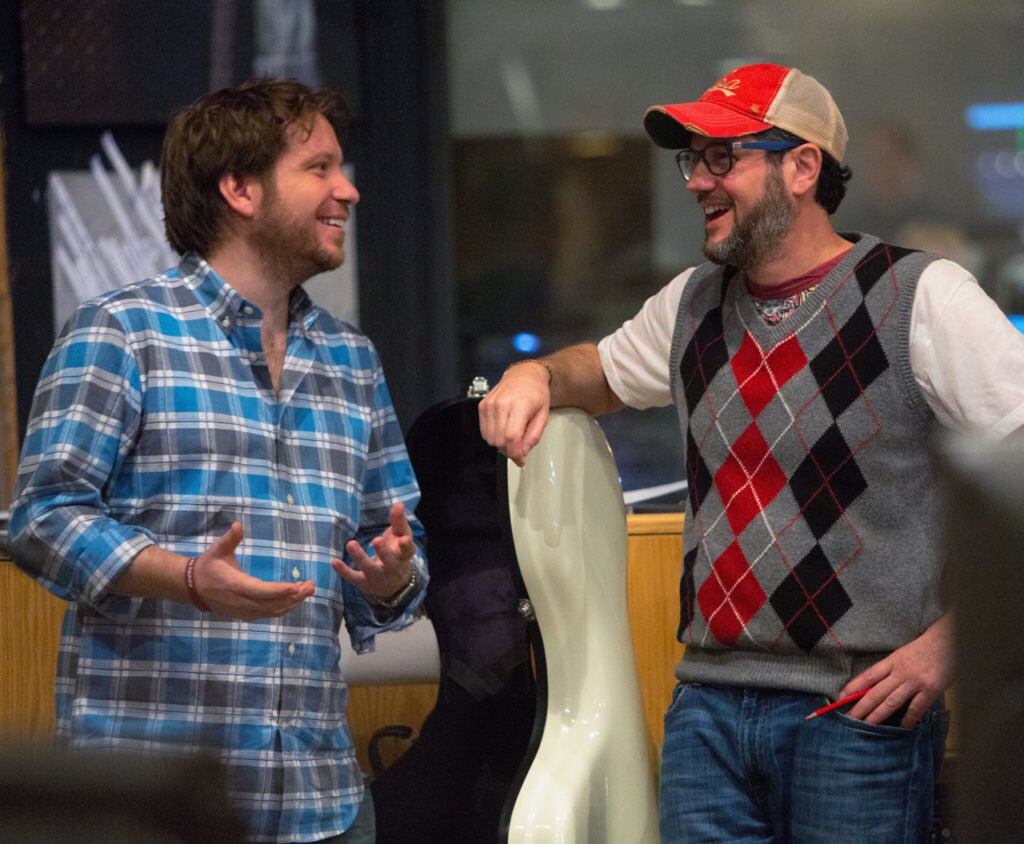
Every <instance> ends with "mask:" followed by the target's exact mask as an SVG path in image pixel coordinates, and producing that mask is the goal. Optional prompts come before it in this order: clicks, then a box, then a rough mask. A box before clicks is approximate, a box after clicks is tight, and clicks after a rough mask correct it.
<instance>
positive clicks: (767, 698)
mask: <svg viewBox="0 0 1024 844" xmlns="http://www.w3.org/2000/svg"><path fill="white" fill-rule="evenodd" d="M825 703H827V701H826V699H825V698H824V697H822V696H821V695H810V694H797V693H792V692H779V691H773V690H767V689H747V688H742V687H730V686H708V685H700V684H694V683H689V684H687V683H683V684H680V685H678V686H676V689H675V691H674V693H673V697H672V705H671V706H670V707H669V710H668V712H667V713H666V714H665V741H664V744H663V746H662V763H661V784H660V795H659V806H660V815H661V840H662V844H673V842H711V841H729V842H748V841H763V842H768V841H792V842H798V844H813V842H829V844H842V842H858V844H860V842H871V841H877V842H884V844H896V843H897V842H908V843H909V842H914V843H915V844H916V842H921V841H927V840H928V836H929V832H930V828H931V823H932V814H933V810H934V790H935V775H936V773H937V771H938V768H939V764H940V763H941V761H942V753H943V749H944V745H945V740H946V732H947V730H948V714H947V713H946V710H945V708H944V707H943V706H942V705H941V702H938V703H937V704H936V705H934V706H933V707H932V708H931V710H929V712H928V713H927V714H926V715H925V716H924V717H923V718H922V719H921V721H920V722H919V723H918V724H917V725H915V726H914V727H913V728H912V729H909V730H906V729H903V728H902V727H900V726H898V722H899V718H900V717H902V713H899V715H898V716H894V717H893V718H891V719H890V720H889V722H887V723H885V724H879V725H872V724H866V723H864V722H863V721H860V720H857V719H854V718H850V717H849V716H848V715H845V714H843V712H845V711H846V709H847V708H848V707H847V708H844V709H842V710H835V711H833V712H830V713H828V714H827V715H822V716H819V717H818V718H814V719H812V720H810V721H807V720H805V719H806V716H807V715H809V714H810V713H811V712H813V711H814V710H815V709H818V708H819V707H820V706H823V705H824V704H825Z"/></svg>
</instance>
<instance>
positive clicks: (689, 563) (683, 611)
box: [676, 548, 697, 642]
mask: <svg viewBox="0 0 1024 844" xmlns="http://www.w3.org/2000/svg"><path fill="white" fill-rule="evenodd" d="M696 562H697V549H696V548H691V549H690V550H689V551H687V552H686V553H685V554H684V555H683V576H682V577H681V578H679V629H678V630H677V631H676V638H677V639H678V640H679V641H680V642H681V641H683V636H684V635H685V634H686V628H687V627H688V626H689V625H690V621H691V620H692V619H693V612H694V606H695V605H696V603H697V590H696V589H695V588H694V585H693V566H694V564H695V563H696Z"/></svg>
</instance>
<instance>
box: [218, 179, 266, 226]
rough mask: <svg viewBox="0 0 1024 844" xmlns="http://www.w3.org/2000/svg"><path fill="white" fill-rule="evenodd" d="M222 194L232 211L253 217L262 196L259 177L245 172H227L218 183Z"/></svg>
mask: <svg viewBox="0 0 1024 844" xmlns="http://www.w3.org/2000/svg"><path fill="white" fill-rule="evenodd" d="M218 186H219V188H220V195H221V196H223V197H224V201H225V202H226V203H227V204H228V207H229V208H231V210H232V211H235V212H237V213H238V214H241V215H242V216H243V217H251V216H252V215H253V213H254V212H255V210H256V206H257V204H258V203H259V200H260V197H261V196H262V190H261V186H260V182H259V180H258V179H256V178H254V177H252V176H249V175H247V174H244V173H225V174H224V175H223V176H221V177H220V182H219V183H218Z"/></svg>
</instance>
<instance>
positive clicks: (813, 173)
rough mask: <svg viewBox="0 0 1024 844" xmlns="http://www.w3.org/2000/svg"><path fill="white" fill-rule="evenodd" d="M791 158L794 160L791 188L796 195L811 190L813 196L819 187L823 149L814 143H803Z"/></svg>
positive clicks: (793, 152)
mask: <svg viewBox="0 0 1024 844" xmlns="http://www.w3.org/2000/svg"><path fill="white" fill-rule="evenodd" d="M789 158H790V160H791V161H792V162H793V180H792V182H791V186H790V187H791V190H792V191H793V193H794V195H796V196H802V195H803V194H805V193H807V192H808V191H810V192H811V195H812V198H813V195H814V192H816V191H817V187H818V176H820V175H821V163H822V152H821V150H820V149H819V148H818V147H816V146H815V145H814V144H803V145H801V146H798V147H797V148H796V149H794V150H793V151H792V153H791V154H790V156H789Z"/></svg>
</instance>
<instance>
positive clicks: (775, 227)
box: [704, 166, 796, 269]
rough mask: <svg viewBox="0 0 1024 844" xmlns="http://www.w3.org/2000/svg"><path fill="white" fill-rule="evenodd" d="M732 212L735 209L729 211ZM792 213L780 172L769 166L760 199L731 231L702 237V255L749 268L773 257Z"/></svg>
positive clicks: (793, 208) (735, 223)
mask: <svg viewBox="0 0 1024 844" xmlns="http://www.w3.org/2000/svg"><path fill="white" fill-rule="evenodd" d="M733 213H734V214H735V210H734V211H733ZM795 216H796V208H795V207H794V205H793V203H792V202H791V201H790V199H789V197H788V196H787V195H786V191H785V188H784V186H783V183H782V173H781V170H780V169H779V168H778V167H775V166H770V168H769V171H768V178H767V182H766V184H765V193H764V196H763V197H762V198H761V201H760V202H758V203H757V205H755V206H754V207H753V209H751V211H750V213H749V214H748V215H747V216H746V217H745V218H744V219H742V220H736V221H735V222H734V223H733V227H732V231H730V232H729V234H728V235H727V236H726V237H725V238H723V239H722V240H721V241H719V242H718V243H712V242H710V241H709V240H708V239H707V238H705V240H704V256H705V257H706V258H707V259H708V260H709V261H712V262H714V263H716V264H728V265H729V266H732V267H737V268H739V269H750V268H751V267H756V266H758V265H759V264H761V263H763V262H765V261H767V260H769V259H771V258H773V257H775V255H776V254H777V253H778V251H779V250H780V249H781V248H782V242H783V239H784V238H785V237H786V235H787V234H788V233H789V230H790V228H791V227H792V225H793V219H794V218H795Z"/></svg>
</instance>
